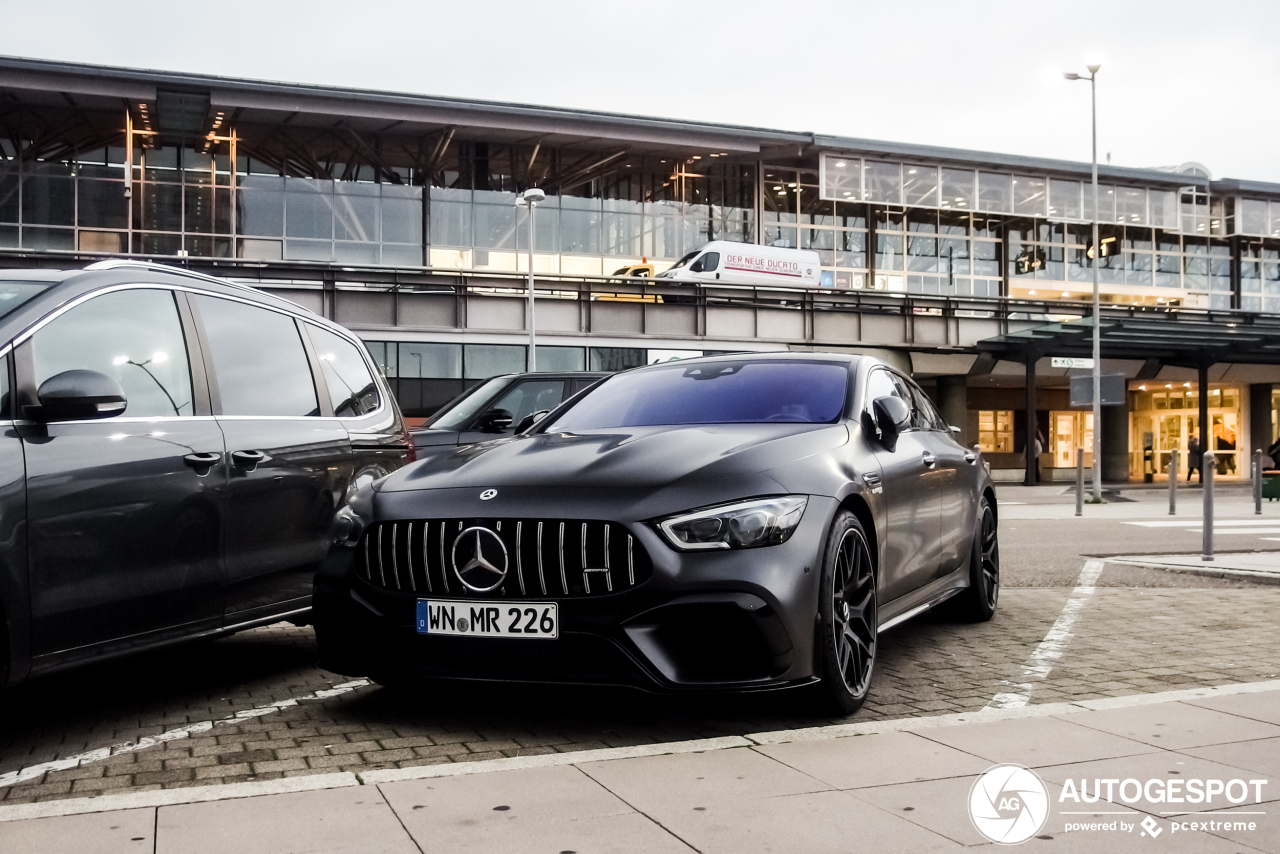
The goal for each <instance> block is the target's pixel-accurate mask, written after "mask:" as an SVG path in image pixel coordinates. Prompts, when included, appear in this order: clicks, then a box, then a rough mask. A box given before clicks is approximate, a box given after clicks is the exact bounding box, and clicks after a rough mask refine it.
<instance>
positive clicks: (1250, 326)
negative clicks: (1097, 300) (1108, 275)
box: [977, 311, 1280, 368]
mask: <svg viewBox="0 0 1280 854" xmlns="http://www.w3.org/2000/svg"><path fill="white" fill-rule="evenodd" d="M1099 331H1100V333H1101V338H1102V354H1103V356H1104V358H1110V359H1158V360H1160V361H1161V362H1163V363H1165V364H1167V365H1175V366H1180V367H1188V368H1195V367H1199V366H1201V365H1211V364H1214V363H1217V362H1242V363H1250V364H1280V317H1275V316H1259V315H1253V314H1249V313H1245V312H1234V311H1233V312H1220V313H1219V312H1213V313H1211V314H1210V316H1209V317H1205V316H1204V315H1199V316H1193V317H1188V318H1187V319H1185V320H1183V319H1180V318H1178V316H1177V315H1173V316H1172V319H1166V318H1161V319H1158V320H1157V319H1151V320H1148V319H1145V318H1132V317H1126V318H1109V317H1107V316H1106V314H1105V312H1104V314H1103V316H1102V322H1101V326H1100V330H1099ZM977 346H978V349H980V350H984V351H987V352H991V353H997V354H1001V355H1006V354H1007V355H1008V356H1010V357H1013V358H1014V360H1015V361H1023V360H1025V359H1027V358H1037V359H1038V358H1040V357H1041V356H1046V355H1049V354H1052V355H1055V356H1085V357H1088V356H1090V355H1092V350H1093V318H1092V317H1083V318H1080V319H1078V320H1071V321H1054V322H1051V323H1045V324H1044V325H1041V326H1033V327H1029V328H1027V329H1022V330H1019V331H1017V332H1009V333H1006V334H1004V335H998V336H996V337H994V338H987V339H985V340H983V341H979V342H978V345H977Z"/></svg>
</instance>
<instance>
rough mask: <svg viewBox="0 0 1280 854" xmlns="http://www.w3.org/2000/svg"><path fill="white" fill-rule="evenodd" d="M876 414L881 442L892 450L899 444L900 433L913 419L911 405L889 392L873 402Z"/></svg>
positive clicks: (872, 407) (873, 410)
mask: <svg viewBox="0 0 1280 854" xmlns="http://www.w3.org/2000/svg"><path fill="white" fill-rule="evenodd" d="M871 411H872V413H873V414H874V415H875V421H876V430H878V431H879V433H880V443H881V444H882V445H884V446H885V448H887V449H888V450H890V451H892V450H893V449H894V448H896V447H897V446H898V434H899V433H901V432H902V431H903V430H905V429H906V428H907V424H908V423H909V422H910V421H911V407H909V406H907V402H906V401H905V400H903V399H902V398H900V397H897V396H896V395H892V394H887V395H885V396H884V397H877V398H876V399H875V401H874V402H873V403H872V404H871Z"/></svg>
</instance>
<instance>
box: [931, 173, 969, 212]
mask: <svg viewBox="0 0 1280 854" xmlns="http://www.w3.org/2000/svg"><path fill="white" fill-rule="evenodd" d="M974 199H975V194H974V189H973V170H972V169H943V170H942V190H941V198H940V201H939V204H940V206H941V207H944V208H956V209H958V210H972V209H973V208H974Z"/></svg>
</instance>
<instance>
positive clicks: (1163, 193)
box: [1148, 190, 1178, 230]
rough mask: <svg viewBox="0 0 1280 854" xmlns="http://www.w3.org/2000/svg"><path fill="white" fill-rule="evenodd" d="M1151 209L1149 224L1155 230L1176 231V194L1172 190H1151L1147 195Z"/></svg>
mask: <svg viewBox="0 0 1280 854" xmlns="http://www.w3.org/2000/svg"><path fill="white" fill-rule="evenodd" d="M1148 203H1149V205H1150V208H1151V213H1150V216H1151V224H1152V225H1154V226H1155V227H1156V228H1167V229H1175V230H1176V229H1177V227H1178V194H1177V193H1175V192H1174V191H1172V190H1151V191H1150V192H1149V193H1148Z"/></svg>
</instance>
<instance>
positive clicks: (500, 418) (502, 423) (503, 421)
mask: <svg viewBox="0 0 1280 854" xmlns="http://www.w3.org/2000/svg"><path fill="white" fill-rule="evenodd" d="M510 426H511V413H510V412H508V411H507V410H505V409H490V410H489V411H488V412H486V413H485V414H484V415H481V416H480V418H479V420H477V421H476V429H477V430H479V431H480V432H481V433H501V432H502V431H503V430H506V429H507V428H508V427H510Z"/></svg>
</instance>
